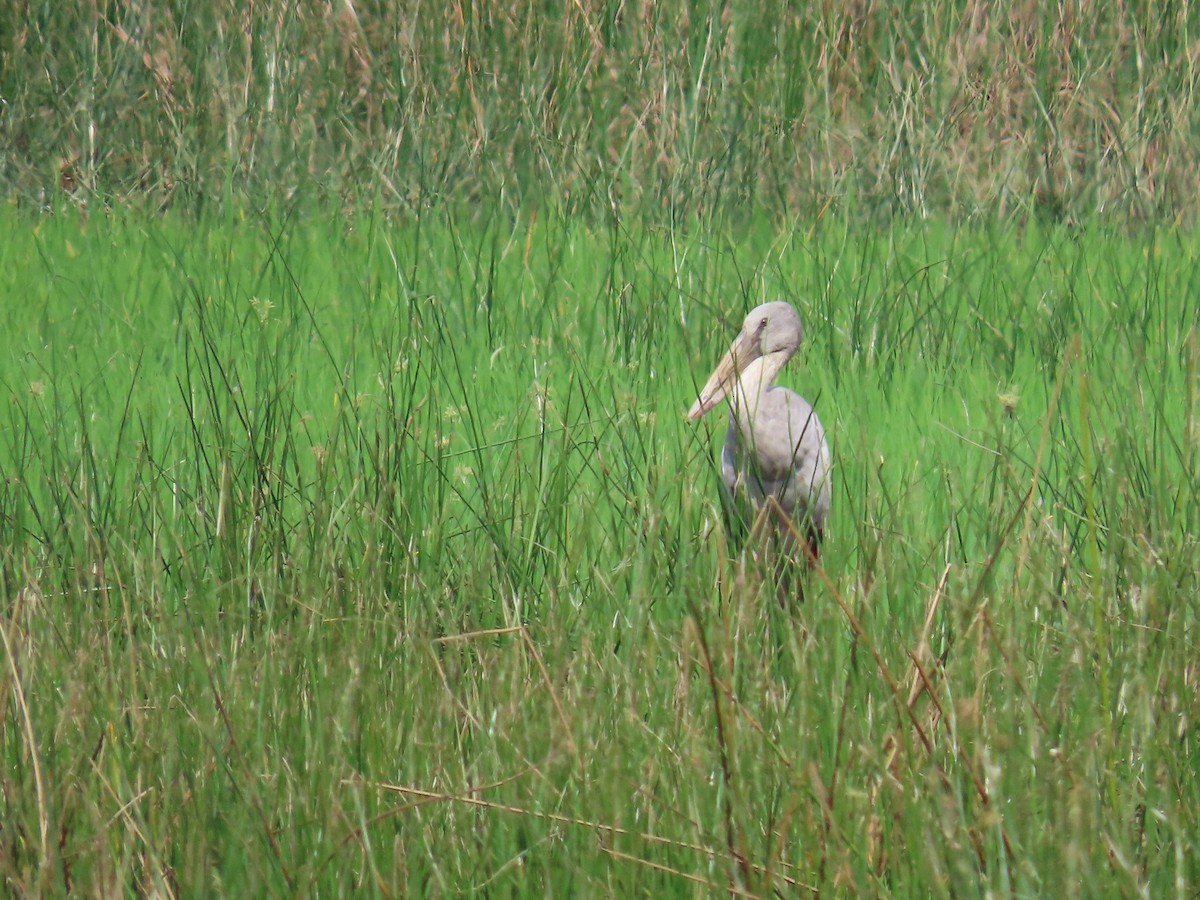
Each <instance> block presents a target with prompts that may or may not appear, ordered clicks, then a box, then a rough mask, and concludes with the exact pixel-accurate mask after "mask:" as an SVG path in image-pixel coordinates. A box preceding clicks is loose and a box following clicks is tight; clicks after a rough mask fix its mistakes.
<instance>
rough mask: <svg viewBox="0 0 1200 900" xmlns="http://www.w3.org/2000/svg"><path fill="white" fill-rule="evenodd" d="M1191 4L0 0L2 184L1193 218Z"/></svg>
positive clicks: (175, 199) (682, 208)
mask: <svg viewBox="0 0 1200 900" xmlns="http://www.w3.org/2000/svg"><path fill="white" fill-rule="evenodd" d="M1198 18H1200V17H1198V14H1197V12H1196V10H1195V8H1194V7H1192V6H1191V5H1190V4H1188V3H1185V2H1172V0H1167V2H1116V3H1103V4H1101V3H1095V2H1091V0H1065V2H1060V3H1058V4H1054V5H1048V4H1042V3H1035V2H1032V0H1027V2H1016V3H1005V4H995V3H990V2H983V0H966V2H963V0H934V2H915V0H903V2H899V3H883V2H877V0H854V2H849V3H845V2H833V0H822V2H815V3H806V4H792V3H786V2H779V0H754V2H749V3H732V2H711V0H710V2H694V0H693V2H681V3H662V4H659V3H651V2H643V0H628V2H627V0H606V2H595V0H566V2H557V3H545V2H541V3H539V2H520V3H517V2H513V0H474V2H464V0H455V2H449V3H445V4H441V3H428V2H426V3H422V2H419V0H418V2H411V3H398V4H393V3H385V2H379V0H336V2H305V3H299V2H294V0H291V2H289V0H268V2H259V3H252V4H243V3H233V2H218V3H211V4H208V3H194V2H190V0H170V2H147V0H94V2H90V3H89V2H83V3H68V4H62V3H57V2H53V0H3V2H2V3H0V98H2V99H0V146H3V148H4V150H3V153H0V192H2V193H3V194H4V195H5V196H6V197H7V198H9V200H10V202H16V203H20V204H37V205H46V204H52V203H54V202H56V201H60V200H63V199H66V200H70V201H74V202H76V203H80V204H85V203H86V204H95V203H106V204H107V203H114V202H129V201H131V200H136V202H138V203H143V202H144V203H147V204H151V205H153V206H156V207H167V206H178V205H181V204H182V205H185V206H186V207H187V208H191V207H193V206H202V205H204V204H206V203H212V202H215V201H220V200H221V199H222V198H225V197H228V196H230V195H231V194H236V195H241V196H244V197H248V198H250V199H252V200H254V199H259V198H263V197H273V198H278V197H280V196H292V195H295V194H296V193H298V192H310V191H311V192H312V193H313V194H316V195H318V196H321V197H323V198H325V199H327V200H330V201H334V202H335V203H336V204H339V205H345V206H349V207H356V206H359V205H361V204H364V203H370V204H375V205H378V204H380V203H382V204H387V205H388V206H390V207H394V208H395V209H397V210H406V209H414V208H415V209H424V208H427V207H428V206H429V205H431V204H437V203H439V202H444V201H446V200H447V199H452V201H453V202H454V203H456V204H476V205H483V206H487V207H489V208H494V207H500V208H501V209H509V210H517V209H524V210H530V209H538V208H545V207H550V208H557V209H563V210H565V211H568V212H571V211H576V210H588V211H591V212H592V213H593V214H601V213H604V212H605V211H607V210H630V209H636V210H638V211H640V212H643V213H646V214H650V215H653V216H656V217H657V216H660V215H661V216H666V217H670V219H671V220H681V219H689V218H697V217H708V216H712V215H714V214H721V213H727V212H734V213H735V214H743V213H748V212H753V214H755V215H761V214H763V213H767V214H769V215H771V216H773V217H776V218H777V219H782V220H784V221H786V220H789V219H793V218H799V219H811V218H813V217H816V216H819V215H820V214H821V213H822V212H823V211H824V210H826V209H827V208H829V207H830V206H837V205H840V204H848V205H851V206H852V207H853V208H854V209H856V210H858V211H864V212H866V213H868V214H871V215H884V216H887V215H893V214H896V213H907V214H911V213H915V214H918V215H937V214H940V213H942V214H944V213H951V214H954V215H955V216H981V215H995V214H999V215H1004V216H1018V217H1029V216H1038V217H1045V218H1049V219H1051V220H1055V221H1077V220H1080V219H1084V218H1091V217H1093V216H1095V215H1101V216H1104V217H1110V216H1111V217H1113V218H1114V219H1118V220H1119V221H1122V222H1127V221H1135V222H1136V221H1145V220H1147V219H1150V218H1155V219H1158V220H1162V219H1164V218H1166V219H1169V220H1180V219H1190V217H1191V209H1192V207H1193V206H1194V201H1195V198H1196V193H1197V171H1198V160H1197V148H1198V147H1200V140H1198V138H1200V105H1197V104H1196V102H1195V93H1196V84H1197V71H1198V60H1200V43H1198V41H1200V27H1198V25H1200V21H1198Z"/></svg>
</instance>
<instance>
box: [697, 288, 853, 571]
mask: <svg viewBox="0 0 1200 900" xmlns="http://www.w3.org/2000/svg"><path fill="white" fill-rule="evenodd" d="M803 337H804V327H803V325H802V324H801V322H800V316H799V315H797V314H796V310H794V309H793V308H792V307H791V306H790V305H789V304H787V303H784V302H782V301H775V302H773V303H764V304H763V305H762V306H759V307H756V308H755V309H753V310H751V312H750V314H749V315H748V316H746V320H745V322H743V323H742V331H741V334H739V335H738V336H737V338H736V339H735V340H734V342H733V345H732V346H731V347H730V348H729V352H728V353H726V354H725V357H724V358H723V359H722V360H721V361H720V362H719V363H718V364H717V367H716V369H715V370H713V373H712V375H710V376H709V379H708V381H707V382H706V383H705V385H704V387H703V388H701V390H700V395H699V396H698V397H697V398H696V402H695V404H693V406H692V408H691V410H689V411H688V414H687V417H688V419H689V420H695V419H699V418H700V417H701V416H703V415H704V414H705V413H706V412H708V411H709V410H711V409H712V408H713V407H715V406H716V405H717V404H718V403H720V402H721V401H722V400H725V399H728V401H729V428H728V430H727V431H726V432H725V446H724V449H723V450H722V451H721V481H722V501H723V505H724V506H725V508H726V513H727V515H728V516H730V517H731V518H734V519H735V521H736V520H737V519H741V521H743V522H748V523H753V524H754V526H755V527H754V530H753V532H752V536H753V535H754V534H757V533H758V531H759V527H760V526H759V523H761V522H762V521H763V520H764V517H765V518H766V519H767V521H768V522H769V523H770V527H772V528H773V530H774V531H775V532H776V533H777V534H778V535H779V536H780V537H781V539H782V544H783V547H784V548H785V550H786V551H790V550H792V549H793V548H794V547H795V543H796V539H797V538H799V539H800V540H801V541H802V542H803V546H802V547H801V550H802V552H803V556H804V558H805V559H806V560H807V561H808V563H809V564H813V563H815V562H816V559H817V554H818V552H819V549H820V543H821V539H822V537H823V536H824V532H825V521H826V519H827V518H828V516H829V501H830V489H831V477H830V465H831V460H830V455H829V445H828V444H827V443H826V442H825V430H824V429H823V428H822V427H821V422H820V420H818V419H817V414H816V412H815V411H814V410H813V408H812V405H811V404H810V403H809V402H808V401H807V400H805V399H804V398H803V397H801V396H800V395H799V394H797V393H795V392H794V391H791V390H789V389H788V388H786V387H782V386H780V385H776V384H775V378H776V377H777V376H778V375H779V372H780V370H781V369H782V368H783V366H784V364H785V363H787V361H788V360H789V359H791V358H792V356H793V354H795V352H796V350H797V348H799V346H800V342H801V340H802V339H803ZM785 518H786V519H788V520H790V521H783V519H785Z"/></svg>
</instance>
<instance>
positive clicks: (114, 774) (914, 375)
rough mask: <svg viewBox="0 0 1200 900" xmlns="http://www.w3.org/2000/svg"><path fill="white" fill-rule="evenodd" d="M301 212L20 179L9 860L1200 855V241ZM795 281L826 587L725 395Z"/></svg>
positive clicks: (63, 863) (7, 425)
mask: <svg viewBox="0 0 1200 900" xmlns="http://www.w3.org/2000/svg"><path fill="white" fill-rule="evenodd" d="M308 211H309V208H308V207H305V206H298V207H295V208H291V209H290V208H289V207H287V206H286V205H281V206H279V207H278V210H277V211H276V212H272V213H268V214H265V215H262V216H259V215H257V214H248V215H246V216H241V215H239V214H238V213H237V212H236V210H235V209H234V208H232V207H230V208H227V209H226V210H224V211H223V212H222V213H221V214H220V215H216V216H210V217H205V218H202V219H201V220H200V221H199V222H195V221H193V220H192V219H190V218H188V217H183V216H176V215H170V214H168V215H165V216H163V217H160V218H155V219H150V220H147V219H145V218H142V217H139V216H127V215H126V214H124V213H120V212H118V213H115V214H113V215H111V216H100V215H92V216H76V215H71V214H61V215H57V216H54V217H45V218H40V219H37V220H34V221H31V220H29V219H26V218H23V217H21V216H18V215H15V214H13V213H12V212H11V211H10V212H8V213H5V214H4V215H5V218H6V222H5V228H6V230H7V231H8V232H9V233H11V234H12V235H13V237H12V239H11V240H10V241H8V242H5V243H4V244H3V245H0V279H3V283H2V284H0V293H2V294H3V295H4V296H6V297H9V298H14V300H15V301H17V302H10V303H6V304H4V305H3V307H2V309H0V317H2V319H0V326H2V327H3V330H4V333H5V335H6V338H5V342H4V351H3V354H2V355H0V390H2V391H3V398H4V400H5V402H4V404H3V408H4V410H5V412H4V414H3V415H4V418H3V420H2V421H0V459H3V461H4V462H3V470H4V475H5V478H4V481H3V483H2V484H0V596H3V598H4V604H3V610H4V615H3V618H2V619H0V637H3V666H2V667H0V686H2V690H3V696H4V702H3V703H2V704H0V754H2V756H3V771H4V773H5V775H4V778H3V780H2V781H0V848H3V849H2V852H0V873H2V875H3V878H4V883H5V886H6V889H7V890H9V891H12V892H15V893H25V894H47V893H61V892H65V891H67V890H76V891H80V892H95V893H105V894H115V893H124V892H135V891H136V892H154V893H162V894H191V893H197V892H215V893H221V892H228V893H232V892H236V893H246V894H313V893H317V892H321V893H338V894H343V893H350V892H371V893H378V894H385V895H388V894H407V893H448V892H462V891H475V890H486V891H504V892H508V891H512V892H516V893H522V894H530V895H543V894H546V893H550V892H554V893H571V894H582V895H588V894H605V895H629V894H639V893H656V894H658V893H669V894H692V893H707V892H714V893H715V892H724V891H726V890H730V889H732V890H734V891H744V892H748V893H753V894H768V893H772V892H779V893H783V894H793V893H800V892H805V891H810V890H811V891H824V892H833V893H851V892H857V893H872V894H892V895H898V896H910V895H912V894H914V893H919V894H927V893H932V894H938V895H950V894H954V895H963V894H976V893H984V892H994V891H1004V892H1006V893H1009V892H1011V893H1018V894H1037V895H1058V894H1068V893H1076V894H1084V895H1097V894H1111V893H1130V894H1132V893H1148V894H1150V895H1153V896H1164V895H1165V896H1188V895H1190V893H1192V892H1193V891H1194V890H1195V886H1196V884H1197V882H1198V880H1200V872H1198V871H1197V864H1196V862H1195V860H1196V859H1197V858H1200V857H1197V849H1198V848H1197V835H1198V834H1200V828H1198V822H1197V810H1200V785H1198V782H1197V771H1200V768H1198V766H1197V759H1196V716H1197V712H1198V707H1197V697H1198V696H1200V695H1198V693H1197V670H1196V665H1195V653H1194V647H1195V645H1196V641H1197V634H1196V629H1197V621H1198V616H1197V612H1198V608H1197V599H1196V598H1197V594H1198V588H1200V585H1198V584H1197V572H1198V571H1200V566H1198V564H1197V563H1198V558H1197V547H1196V539H1195V523H1196V521H1197V520H1198V519H1197V517H1198V515H1200V509H1198V503H1197V498H1198V493H1197V483H1196V479H1197V476H1196V472H1197V471H1200V466H1198V465H1197V463H1198V462H1200V460H1198V459H1197V448H1198V446H1200V432H1198V430H1197V421H1198V419H1197V414H1198V410H1197V400H1196V370H1197V369H1196V367H1197V363H1198V361H1200V342H1198V339H1197V313H1196V310H1195V305H1194V304H1193V303H1191V302H1190V297H1192V296H1193V295H1194V293H1195V289H1196V286H1195V285H1194V284H1192V279H1193V275H1192V273H1193V272H1194V271H1196V265H1195V263H1196V258H1197V253H1198V249H1200V248H1198V247H1197V245H1196V242H1195V240H1194V239H1193V238H1192V237H1191V236H1187V235H1183V234H1180V233H1178V232H1175V231H1169V230H1166V229H1162V230H1150V231H1148V232H1147V233H1145V234H1144V235H1141V236H1137V237H1132V238H1131V237H1123V238H1120V239H1115V238H1113V237H1112V236H1111V235H1110V234H1109V233H1106V232H1105V231H1103V230H1102V229H1099V228H1095V227H1093V228H1085V229H1072V228H1063V227H1051V226H1046V227H1040V226H1038V227H1032V228H1028V229H1025V230H1022V231H1020V232H1017V231H1009V230H1003V229H999V228H996V227H989V226H977V227H963V228H957V229H956V228H950V227H945V226H937V225H931V224H919V225H918V224H908V223H905V222H902V221H900V222H896V223H894V224H893V225H892V226H890V227H888V228H884V229H877V230H870V231H867V230H864V229H861V228H858V227H857V226H855V225H854V224H853V223H852V221H851V220H848V219H842V218H839V217H837V216H834V215H829V216H826V217H825V218H824V219H823V220H822V221H821V223H820V224H818V225H817V226H816V227H815V228H813V229H812V230H811V231H810V232H807V233H804V232H792V233H788V234H786V235H784V236H782V237H781V236H779V235H778V234H777V232H775V230H774V229H772V228H770V227H768V226H765V225H753V224H752V225H750V226H749V227H748V228H746V229H732V228H729V229H722V228H710V229H704V230H697V231H696V232H695V233H691V232H688V231H684V230H657V229H653V228H647V227H640V226H639V227H634V226H632V225H630V224H629V223H624V224H621V223H618V222H617V221H616V220H610V222H609V223H608V224H607V225H602V226H599V227H595V226H589V225H585V224H583V223H582V222H581V221H580V219H579V218H578V217H569V216H563V217H560V216H556V215H540V216H538V217H536V218H535V217H533V216H529V217H526V218H521V219H517V220H512V219H509V218H507V217H504V216H500V215H494V216H488V215H478V214H476V213H470V214H463V215H460V214H457V213H455V212H454V211H453V210H450V209H444V210H443V211H442V212H440V213H437V214H430V215H427V216H425V217H423V218H422V219H420V220H419V221H417V220H413V221H391V220H388V219H387V218H386V217H383V216H379V215H366V214H364V215H358V216H351V217H347V218H344V219H337V220H324V219H321V218H319V217H313V216H311V215H309V214H308ZM774 296H782V297H784V298H786V299H788V300H791V301H792V302H794V303H796V305H797V306H798V307H799V308H800V310H801V311H802V314H803V316H804V318H805V321H806V323H807V340H806V343H805V345H804V347H803V349H802V353H801V356H800V357H799V358H798V359H797V360H796V361H795V362H793V364H792V366H791V367H790V369H789V371H788V381H789V383H791V384H792V385H794V386H796V387H797V388H799V389H800V390H802V392H803V393H805V394H806V395H807V396H808V397H809V398H810V399H813V400H814V401H815V403H816V406H817V409H818V411H819V413H820V414H821V416H822V419H823V420H824V422H825V423H826V425H827V428H828V430H829V432H830V435H831V440H832V443H833V446H834V451H835V454H836V462H837V472H836V479H837V481H836V485H837V491H836V495H835V498H834V499H835V507H834V514H833V523H832V528H831V535H830V538H829V541H828V544H827V548H826V553H825V556H824V571H823V573H818V574H817V575H814V577H813V581H812V584H811V585H810V588H809V591H808V599H807V601H806V602H805V604H804V605H803V606H801V607H799V608H796V609H794V610H791V611H788V612H784V611H782V610H779V609H778V608H777V606H776V604H775V603H774V601H773V596H774V594H773V587H771V586H770V585H764V584H763V583H762V580H761V578H760V576H759V574H758V573H757V572H756V571H755V569H754V566H753V565H752V564H751V565H747V564H745V563H742V562H739V561H738V560H737V559H734V558H731V557H730V555H729V552H728V548H727V547H726V546H725V544H724V540H723V538H722V535H721V532H720V527H719V518H718V516H717V512H716V503H715V501H716V492H715V477H716V476H715V471H714V465H713V461H712V460H713V449H714V443H715V441H716V440H718V439H719V432H720V429H721V423H719V422H714V423H713V424H711V425H708V426H707V427H706V428H701V429H697V428H695V427H694V426H692V425H689V424H686V423H684V422H683V421H682V412H683V411H684V410H685V409H686V408H687V406H688V405H689V404H690V401H691V400H692V399H693V396H694V394H693V392H694V390H695V388H696V385H697V381H698V380H699V379H700V378H702V377H703V376H704V374H705V373H706V372H707V370H708V368H709V367H710V365H711V363H712V362H713V360H714V358H715V355H716V354H717V353H718V352H720V350H721V349H722V347H723V345H724V344H725V343H726V342H727V341H728V339H729V338H730V337H731V336H732V333H733V328H734V327H735V323H736V322H738V321H740V317H741V313H742V312H743V311H744V310H745V309H746V308H748V307H749V306H751V305H753V304H755V303H757V302H759V301H761V300H762V299H764V298H766V297H774Z"/></svg>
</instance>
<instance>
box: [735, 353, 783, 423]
mask: <svg viewBox="0 0 1200 900" xmlns="http://www.w3.org/2000/svg"><path fill="white" fill-rule="evenodd" d="M790 355H791V354H788V353H768V354H766V355H765V356H760V357H759V358H758V359H755V360H751V361H750V363H748V364H747V365H746V367H745V368H744V369H742V374H741V377H740V378H738V383H737V397H736V406H737V413H738V415H739V418H743V421H753V420H754V417H755V415H756V414H757V411H758V406H759V403H760V402H761V401H762V398H763V396H764V395H765V394H766V393H767V390H768V389H769V388H770V387H771V385H773V384H774V383H775V378H776V376H778V375H779V371H780V369H782V368H783V366H784V363H786V362H787V361H788V358H789V357H790Z"/></svg>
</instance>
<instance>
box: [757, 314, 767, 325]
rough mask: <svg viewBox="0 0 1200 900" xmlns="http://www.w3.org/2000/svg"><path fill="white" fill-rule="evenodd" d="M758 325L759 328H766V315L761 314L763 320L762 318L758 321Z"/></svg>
mask: <svg viewBox="0 0 1200 900" xmlns="http://www.w3.org/2000/svg"><path fill="white" fill-rule="evenodd" d="M758 327H759V328H766V327H767V317H766V316H763V320H762V321H761V322H759V323H758Z"/></svg>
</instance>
